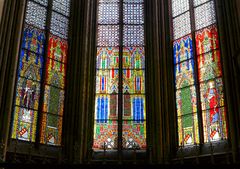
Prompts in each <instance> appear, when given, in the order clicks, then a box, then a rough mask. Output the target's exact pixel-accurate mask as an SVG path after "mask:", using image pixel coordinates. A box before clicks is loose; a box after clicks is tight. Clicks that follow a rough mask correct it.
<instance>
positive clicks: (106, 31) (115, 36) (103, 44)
mask: <svg viewBox="0 0 240 169" xmlns="http://www.w3.org/2000/svg"><path fill="white" fill-rule="evenodd" d="M120 3H122V4H120ZM121 14H122V15H123V16H120V15H121ZM120 18H121V19H122V20H120ZM97 21H98V28H97V30H98V33H97V55H96V69H97V70H96V98H95V124H94V142H93V148H94V149H95V150H96V149H98V150H100V149H104V148H105V149H120V147H123V148H124V149H131V148H134V147H135V148H139V149H145V148H146V100H145V47H144V45H145V43H144V3H143V0H124V1H119V0H100V1H99V3H98V20H97ZM119 140H122V143H121V145H118V143H119Z"/></svg>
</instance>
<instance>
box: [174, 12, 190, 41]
mask: <svg viewBox="0 0 240 169" xmlns="http://www.w3.org/2000/svg"><path fill="white" fill-rule="evenodd" d="M189 33H191V24H190V13H189V12H186V13H184V14H182V15H180V16H178V17H176V18H174V19H173V38H174V39H178V38H180V37H182V36H184V35H187V34H189Z"/></svg>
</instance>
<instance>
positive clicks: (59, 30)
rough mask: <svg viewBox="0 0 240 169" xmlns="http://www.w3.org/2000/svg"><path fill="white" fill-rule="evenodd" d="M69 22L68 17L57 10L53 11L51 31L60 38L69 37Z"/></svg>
mask: <svg viewBox="0 0 240 169" xmlns="http://www.w3.org/2000/svg"><path fill="white" fill-rule="evenodd" d="M68 22H69V19H68V18H67V17H65V16H63V15H61V14H58V13H56V12H52V18H51V29H50V32H51V33H52V34H54V35H56V36H58V37H60V38H63V39H67V37H68Z"/></svg>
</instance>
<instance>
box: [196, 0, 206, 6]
mask: <svg viewBox="0 0 240 169" xmlns="http://www.w3.org/2000/svg"><path fill="white" fill-rule="evenodd" d="M207 1H209V0H194V1H193V2H194V6H198V5H201V4H203V3H205V2H207Z"/></svg>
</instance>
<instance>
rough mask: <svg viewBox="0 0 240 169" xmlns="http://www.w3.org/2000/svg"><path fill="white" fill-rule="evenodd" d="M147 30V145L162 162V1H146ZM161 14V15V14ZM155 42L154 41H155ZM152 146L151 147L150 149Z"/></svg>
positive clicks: (152, 154)
mask: <svg viewBox="0 0 240 169" xmlns="http://www.w3.org/2000/svg"><path fill="white" fill-rule="evenodd" d="M145 5H146V6H145V11H146V12H145V21H146V23H145V31H146V33H145V34H146V48H145V51H146V52H145V53H146V81H147V82H148V83H146V106H147V111H146V112H148V113H147V146H148V150H150V151H149V153H151V154H149V156H150V158H151V159H149V160H150V161H153V162H157V163H162V159H163V151H162V150H163V149H162V147H163V140H162V139H163V137H162V136H163V130H162V127H161V125H162V124H163V123H162V107H161V99H160V98H161V85H160V84H161V74H160V73H161V66H160V63H161V61H160V60H161V57H160V52H159V51H160V43H161V42H159V40H160V38H159V37H160V35H159V34H160V31H159V27H158V26H159V25H158V24H159V23H160V18H159V15H160V11H159V8H160V6H161V5H160V2H159V1H158V0H154V1H148V0H146V1H145ZM160 16H161V15H160ZM153 42H154V43H153ZM149 148H150V149H149Z"/></svg>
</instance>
